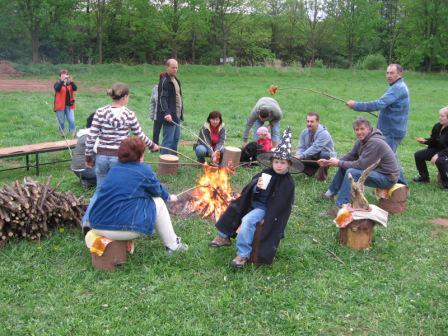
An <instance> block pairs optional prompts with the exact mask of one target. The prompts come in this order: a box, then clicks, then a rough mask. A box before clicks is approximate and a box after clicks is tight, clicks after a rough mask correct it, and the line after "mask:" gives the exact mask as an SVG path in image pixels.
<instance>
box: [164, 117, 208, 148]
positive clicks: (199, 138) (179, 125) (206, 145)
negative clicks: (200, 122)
mask: <svg viewBox="0 0 448 336" xmlns="http://www.w3.org/2000/svg"><path fill="white" fill-rule="evenodd" d="M171 122H172V123H173V124H174V125H176V126H178V127H180V128H182V129H183V130H185V131H187V132H188V133H190V134H192V135H193V136H194V137H195V138H197V139H198V140H199V141H200V142H202V144H203V145H204V146H205V147H207V148H208V149H210V151H212V152H213V148H212V147H211V146H210V145H209V144H208V143H207V142H205V141H204V140H202V139H201V137H199V136H197V135H196V134H195V133H194V132H193V131H191V130H190V129H188V128H187V127H185V126H183V125H182V124H178V123H176V122H175V121H174V120H171Z"/></svg>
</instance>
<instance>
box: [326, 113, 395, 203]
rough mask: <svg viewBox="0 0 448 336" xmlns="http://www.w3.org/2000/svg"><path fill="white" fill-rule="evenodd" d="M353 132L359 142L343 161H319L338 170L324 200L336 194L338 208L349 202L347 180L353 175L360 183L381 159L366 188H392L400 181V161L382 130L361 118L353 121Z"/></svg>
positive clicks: (368, 179)
mask: <svg viewBox="0 0 448 336" xmlns="http://www.w3.org/2000/svg"><path fill="white" fill-rule="evenodd" d="M353 130H354V132H355V134H356V137H357V140H356V141H355V144H354V146H353V148H352V150H351V151H350V152H349V153H347V154H345V155H344V156H343V157H342V158H340V159H337V158H330V159H328V160H327V159H320V160H319V161H318V163H319V165H320V166H321V167H339V169H338V171H337V173H336V175H335V176H334V178H333V181H332V182H331V184H330V187H329V188H328V190H327V191H326V192H325V194H323V196H324V198H327V199H331V198H333V197H334V196H336V195H337V199H336V206H337V207H338V208H341V207H342V205H343V204H346V203H350V198H351V194H350V193H351V184H350V181H349V179H348V174H349V173H350V174H351V175H352V176H353V178H354V180H355V181H358V179H359V178H360V176H361V174H362V172H363V171H364V170H365V169H366V168H367V167H369V166H370V165H372V164H373V163H375V162H376V161H377V160H378V159H379V160H380V162H379V164H378V166H377V167H376V168H375V169H374V170H373V171H372V172H371V173H370V174H369V176H368V177H367V179H366V181H365V185H366V186H368V187H373V188H381V189H389V188H390V187H392V186H393V185H394V184H395V183H397V181H398V176H399V174H400V168H399V165H398V162H397V158H396V156H395V154H394V152H393V151H392V149H391V148H390V146H389V145H388V144H387V143H386V141H385V140H384V136H383V135H382V133H381V131H380V130H377V129H373V127H372V125H371V124H370V122H369V120H368V119H366V118H363V117H358V118H356V119H355V121H354V122H353Z"/></svg>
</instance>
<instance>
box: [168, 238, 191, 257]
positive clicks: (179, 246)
mask: <svg viewBox="0 0 448 336" xmlns="http://www.w3.org/2000/svg"><path fill="white" fill-rule="evenodd" d="M176 243H177V245H176V247H175V248H174V249H171V248H169V247H168V246H165V248H166V251H167V252H168V254H172V253H173V252H184V251H186V250H188V245H187V244H184V243H182V242H181V241H180V237H177V239H176Z"/></svg>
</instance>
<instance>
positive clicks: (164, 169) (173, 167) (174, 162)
mask: <svg viewBox="0 0 448 336" xmlns="http://www.w3.org/2000/svg"><path fill="white" fill-rule="evenodd" d="M177 168H179V158H178V157H177V156H176V155H171V154H162V155H160V156H159V165H158V167H157V175H175V174H176V173H177Z"/></svg>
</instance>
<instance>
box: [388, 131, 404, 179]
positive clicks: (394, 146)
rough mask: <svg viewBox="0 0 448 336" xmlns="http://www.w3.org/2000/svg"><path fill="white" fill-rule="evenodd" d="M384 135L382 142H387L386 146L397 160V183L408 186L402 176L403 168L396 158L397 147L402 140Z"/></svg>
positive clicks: (390, 135)
mask: <svg viewBox="0 0 448 336" xmlns="http://www.w3.org/2000/svg"><path fill="white" fill-rule="evenodd" d="M383 135H384V138H385V139H384V140H385V141H386V142H387V144H388V145H389V147H390V148H391V149H392V152H394V153H395V157H396V158H397V162H398V166H399V168H400V176H399V177H398V183H402V184H406V185H407V184H408V182H407V181H406V179H405V178H404V174H403V167H401V164H400V162H399V161H398V156H397V148H398V145H399V144H400V143H401V140H403V138H402V137H400V138H397V137H394V136H393V135H392V134H388V133H386V134H383Z"/></svg>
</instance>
